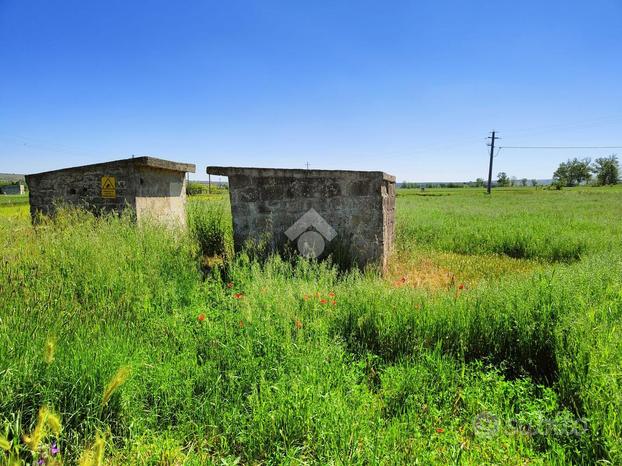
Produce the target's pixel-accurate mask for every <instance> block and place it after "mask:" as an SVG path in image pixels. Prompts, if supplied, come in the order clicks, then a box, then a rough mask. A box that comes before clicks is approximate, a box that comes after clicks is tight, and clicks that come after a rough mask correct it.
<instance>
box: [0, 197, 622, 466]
mask: <svg viewBox="0 0 622 466" xmlns="http://www.w3.org/2000/svg"><path fill="white" fill-rule="evenodd" d="M5 199H6V198H5ZM17 201H18V202H11V203H10V204H9V203H7V202H3V198H2V197H0V247H1V250H2V257H1V259H2V260H1V262H0V263H1V269H0V319H1V321H0V437H6V438H7V439H8V440H9V441H10V442H11V445H10V448H11V449H12V451H13V453H14V454H15V453H16V451H17V449H20V450H21V453H20V454H21V455H22V457H25V458H30V457H32V455H30V454H28V453H26V452H25V446H24V444H23V440H20V436H21V435H22V434H23V433H30V432H32V431H33V429H34V428H35V424H36V420H37V413H38V411H39V408H40V407H41V406H43V405H47V406H49V408H50V409H51V410H53V411H54V412H56V413H58V414H59V416H60V419H61V422H62V426H63V430H62V432H61V433H60V434H59V435H56V434H50V435H48V436H47V437H43V438H42V439H41V442H40V445H41V448H43V449H47V448H49V445H50V444H51V443H52V442H57V444H58V447H59V448H60V452H61V454H62V455H64V458H65V460H66V462H73V461H74V460H75V459H77V458H78V456H80V454H83V453H82V452H84V451H85V450H88V448H89V447H91V445H92V444H93V441H94V440H95V438H96V435H97V434H98V433H101V434H102V435H103V436H104V438H105V442H106V451H105V458H106V461H108V462H109V463H110V464H117V463H128V464H182V463H184V464H205V463H209V462H215V463H225V464H234V463H235V462H242V463H256V462H260V463H299V462H303V463H305V462H308V463H321V464H324V463H329V462H333V463H338V464H344V463H348V464H349V463H361V464H362V463H374V464H375V463H386V464H404V463H406V462H410V463H412V462H414V461H419V462H420V463H422V464H430V463H441V464H446V463H455V464H474V463H503V464H525V463H530V464H551V463H557V464H565V463H584V464H593V463H594V462H596V461H598V460H603V461H605V460H606V461H610V462H611V463H612V464H617V463H620V462H622V419H621V418H620V416H619V413H620V412H621V411H622V394H621V391H620V389H621V388H622V374H621V373H620V367H621V364H622V340H621V339H620V338H619V335H620V323H621V322H622V320H621V319H622V244H621V241H620V240H621V239H622V223H621V222H620V218H622V189H620V188H618V187H614V188H574V189H563V190H561V191H552V190H550V191H549V190H543V189H534V188H515V189H512V188H509V189H498V190H495V192H494V193H493V196H492V197H486V196H485V195H484V194H483V193H482V190H481V189H467V188H463V189H447V190H440V189H427V190H425V191H421V190H415V189H413V190H410V189H404V190H398V200H397V248H396V252H395V257H394V259H393V261H392V264H391V267H390V270H389V273H388V274H387V275H386V276H384V277H380V276H378V275H377V274H375V273H373V272H371V271H370V272H367V273H359V272H356V271H352V272H350V273H345V274H343V273H339V272H337V270H336V269H334V268H332V267H331V266H330V264H328V263H322V264H315V263H308V262H306V261H302V260H301V261H299V262H295V263H291V262H286V261H283V260H281V259H279V258H278V257H275V258H273V259H271V260H269V261H268V262H267V263H257V262H255V261H254V260H253V259H252V254H251V253H249V254H242V255H239V256H237V257H233V255H232V252H231V231H230V222H231V220H230V214H229V212H228V208H229V207H228V200H227V199H226V198H225V197H223V196H218V195H216V196H214V195H211V196H196V197H191V198H190V199H189V205H188V212H189V225H190V230H189V232H188V233H187V234H180V233H179V232H175V231H168V230H165V229H163V228H159V227H156V226H148V225H147V226H141V227H140V228H137V227H136V226H134V225H133V224H132V223H131V221H130V219H129V218H101V219H95V218H93V217H91V216H90V215H87V214H84V213H80V212H69V211H68V212H65V213H63V215H61V216H59V218H58V219H57V220H56V221H54V222H50V223H48V224H44V225H42V226H40V227H39V228H38V229H37V230H33V229H32V228H31V227H30V225H29V218H28V206H27V203H24V202H23V201H21V200H20V199H17ZM50 351H51V352H52V353H53V354H52V357H51V358H50V357H49V356H50V354H49V353H50ZM119 368H127V370H128V371H130V372H129V373H130V376H129V378H128V380H127V381H125V383H123V384H122V385H121V384H119V386H118V387H116V389H115V390H114V391H113V393H112V394H111V395H110V398H109V400H107V401H106V403H102V393H103V392H104V391H105V389H106V386H107V384H108V383H109V382H110V380H111V378H113V376H114V374H115V373H116V372H117V371H118V369H119ZM18 445H19V447H18ZM0 447H1V445H0ZM42 451H43V450H42ZM38 454H39V453H35V455H34V458H36V457H37V455H38ZM0 455H2V453H1V450H0ZM0 457H1V456H0Z"/></svg>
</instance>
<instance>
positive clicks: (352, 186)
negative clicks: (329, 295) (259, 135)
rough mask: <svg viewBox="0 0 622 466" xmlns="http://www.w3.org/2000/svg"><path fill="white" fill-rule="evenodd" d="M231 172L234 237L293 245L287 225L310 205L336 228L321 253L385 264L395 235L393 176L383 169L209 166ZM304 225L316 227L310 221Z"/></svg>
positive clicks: (241, 242)
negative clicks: (291, 168) (373, 170)
mask: <svg viewBox="0 0 622 466" xmlns="http://www.w3.org/2000/svg"><path fill="white" fill-rule="evenodd" d="M207 171H208V173H211V174H216V175H224V176H228V177H229V192H230V197H231V209H232V213H233V229H234V243H235V248H236V250H240V249H241V248H243V247H244V246H245V243H247V242H248V241H249V240H250V241H252V242H254V243H261V242H262V241H265V242H267V244H268V246H269V249H270V250H276V251H284V250H288V249H289V250H294V251H295V250H296V248H297V243H296V239H295V238H294V239H293V240H292V239H290V238H289V237H288V236H287V235H286V231H287V230H288V228H290V227H291V226H292V225H293V224H294V223H296V222H297V221H298V219H300V217H302V216H303V215H304V214H305V213H306V212H308V211H309V209H314V210H315V211H317V213H318V214H320V216H321V217H322V218H323V219H324V220H325V221H326V222H327V223H328V224H329V225H330V226H331V227H332V228H333V229H334V230H335V232H336V236H335V237H334V238H333V239H330V240H329V239H328V238H324V239H325V246H326V247H325V250H324V251H323V253H322V255H321V256H320V258H322V257H325V256H327V255H329V254H333V256H334V257H335V259H336V260H338V261H340V262H349V263H355V264H357V265H359V266H361V267H362V266H365V265H367V264H378V265H380V266H381V267H383V268H384V267H385V266H386V262H387V259H388V257H389V254H390V252H391V248H392V245H393V236H394V212H395V178H394V177H392V176H390V175H387V174H385V173H382V172H361V171H343V170H286V169H258V168H231V167H208V169H207ZM307 230H310V231H313V230H316V228H315V227H314V226H309V227H308V228H307Z"/></svg>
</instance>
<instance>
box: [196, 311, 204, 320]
mask: <svg viewBox="0 0 622 466" xmlns="http://www.w3.org/2000/svg"><path fill="white" fill-rule="evenodd" d="M197 320H198V321H199V322H203V321H204V320H205V314H203V313H202V312H201V313H200V314H199V315H198V316H197Z"/></svg>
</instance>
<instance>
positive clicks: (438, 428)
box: [436, 427, 445, 434]
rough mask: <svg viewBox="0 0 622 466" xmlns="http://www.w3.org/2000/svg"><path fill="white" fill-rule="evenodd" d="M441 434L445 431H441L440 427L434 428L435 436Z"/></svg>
mask: <svg viewBox="0 0 622 466" xmlns="http://www.w3.org/2000/svg"><path fill="white" fill-rule="evenodd" d="M443 432H445V429H443V428H442V427H437V428H436V433H437V434H442V433H443Z"/></svg>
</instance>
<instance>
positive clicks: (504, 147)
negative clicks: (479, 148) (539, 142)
mask: <svg viewBox="0 0 622 466" xmlns="http://www.w3.org/2000/svg"><path fill="white" fill-rule="evenodd" d="M499 149H622V146H499Z"/></svg>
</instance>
